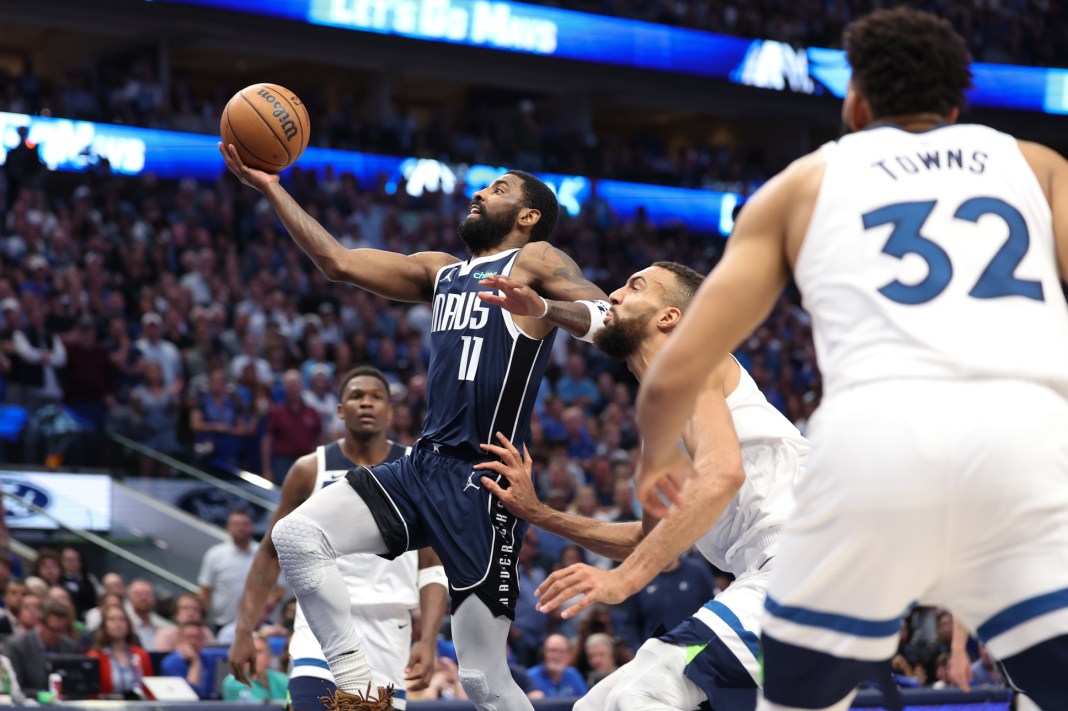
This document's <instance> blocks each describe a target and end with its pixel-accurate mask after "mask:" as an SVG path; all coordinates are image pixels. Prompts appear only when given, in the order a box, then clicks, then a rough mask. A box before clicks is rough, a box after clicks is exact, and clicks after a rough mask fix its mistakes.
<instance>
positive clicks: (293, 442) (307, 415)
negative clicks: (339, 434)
mask: <svg viewBox="0 0 1068 711" xmlns="http://www.w3.org/2000/svg"><path fill="white" fill-rule="evenodd" d="M310 371H311V368H310V367H309V373H310ZM282 381H283V386H284V389H285V397H284V399H283V400H282V402H280V403H278V404H277V405H275V406H274V407H272V408H271V412H270V414H269V415H268V416H267V434H266V436H265V437H264V438H263V443H262V445H261V446H262V449H263V456H262V460H263V462H264V466H267V467H269V469H268V471H267V472H265V473H264V477H265V478H267V479H270V480H271V481H273V482H274V483H275V484H278V485H279V486H281V485H282V481H283V480H284V479H285V478H286V474H287V473H288V472H289V468H290V467H292V466H293V463H294V462H295V461H297V459H298V458H299V457H302V456H304V455H305V454H307V453H308V452H311V451H313V450H314V449H315V448H316V447H317V446H318V445H319V441H320V433H321V432H322V421H321V420H320V419H319V413H317V412H316V411H315V410H314V409H312V408H310V407H308V405H306V404H305V402H304V383H303V381H302V380H301V375H300V373H299V372H298V371H296V370H290V371H287V372H286V374H285V375H284V376H283V378H282Z"/></svg>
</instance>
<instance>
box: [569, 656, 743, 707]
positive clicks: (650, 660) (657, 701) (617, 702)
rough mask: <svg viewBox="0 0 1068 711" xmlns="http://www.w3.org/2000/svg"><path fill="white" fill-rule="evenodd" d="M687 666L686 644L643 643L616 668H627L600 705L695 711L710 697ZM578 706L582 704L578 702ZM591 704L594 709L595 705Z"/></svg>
mask: <svg viewBox="0 0 1068 711" xmlns="http://www.w3.org/2000/svg"><path fill="white" fill-rule="evenodd" d="M685 669H686V649H685V648H684V647H680V646H678V645H675V644H668V643H667V642H662V641H660V640H659V639H650V640H648V641H647V642H646V643H645V644H643V645H642V646H641V648H640V649H639V650H638V653H637V654H636V655H634V659H632V660H631V661H630V662H628V663H627V664H625V665H624V666H623V668H622V669H620V670H619V671H618V672H616V673H619V672H622V671H623V670H627V671H626V673H625V674H624V675H623V676H622V677H621V680H620V681H619V683H617V684H615V687H614V688H613V689H612V690H611V691H610V692H609V694H608V697H607V700H606V703H605V705H604V706H601V707H598V708H600V709H604V711H694V710H695V709H696V708H697V707H698V706H700V705H701V703H702V702H704V701H705V700H706V699H707V697H706V696H705V693H704V692H703V691H701V689H700V688H698V686H697V685H696V684H694V683H693V682H692V681H690V680H689V679H688V678H686V675H685ZM606 681H607V680H606ZM598 686H600V684H598ZM595 688H596V687H595ZM583 701H585V699H583ZM580 703H582V702H580ZM575 708H576V709H579V708H581V707H580V706H579V705H576V706H575ZM588 708H589V709H590V710H591V711H592V709H593V708H594V707H592V706H589V707H588ZM717 708H718V707H717ZM723 708H724V709H725V710H726V709H727V707H726V706H724V707H723ZM749 708H752V706H750V707H749Z"/></svg>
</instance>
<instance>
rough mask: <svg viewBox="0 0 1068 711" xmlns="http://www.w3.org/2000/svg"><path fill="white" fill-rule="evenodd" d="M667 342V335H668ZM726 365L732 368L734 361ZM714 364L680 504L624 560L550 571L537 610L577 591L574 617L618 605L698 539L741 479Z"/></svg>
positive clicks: (695, 424)
mask: <svg viewBox="0 0 1068 711" xmlns="http://www.w3.org/2000/svg"><path fill="white" fill-rule="evenodd" d="M669 340H670V339H669ZM723 365H724V366H727V365H730V366H733V361H731V362H729V363H728V362H725V363H724V364H723ZM722 370H723V367H720V368H717V373H716V374H714V375H713V376H712V377H711V378H709V379H708V381H707V382H706V385H705V387H704V388H703V389H702V391H701V394H700V395H699V397H698V400H697V405H696V407H695V408H694V411H693V415H692V417H691V418H690V421H689V422H688V423H687V426H686V436H685V437H684V440H685V443H686V449H687V450H688V451H689V452H690V454H691V456H692V457H693V467H694V476H693V478H692V479H691V480H690V481H688V482H687V484H686V487H685V493H686V495H685V497H684V499H683V501H682V503H681V504H680V505H679V506H678V507H677V508H675V509H674V510H672V512H671V515H670V516H668V517H667V518H665V519H662V520H661V521H660V522H659V523H658V524H657V525H656V527H655V528H653V530H652V531H650V532H649V533H648V534H647V535H646V536H645V538H644V539H643V540H642V542H641V543H640V544H639V545H638V547H637V548H636V549H635V550H634V552H633V553H632V554H631V555H629V556H628V557H627V559H626V560H625V561H623V564H622V565H620V566H619V567H618V568H615V569H613V570H601V569H599V568H594V567H592V566H589V565H585V564H584V563H577V564H575V565H572V566H569V567H567V568H565V569H563V570H558V571H556V572H554V573H553V574H552V575H550V576H549V577H548V578H546V580H545V581H544V582H543V583H542V584H541V586H539V587H538V590H537V593H536V594H537V595H538V596H539V597H540V598H541V599H540V602H539V606H538V609H540V610H542V611H552V610H554V609H556V608H557V607H559V606H560V605H562V604H564V603H565V602H567V601H568V600H570V599H571V598H573V597H575V596H576V595H582V599H581V600H579V601H578V602H577V603H575V604H574V605H572V606H570V607H568V608H567V609H566V610H564V612H563V616H564V617H565V618H570V617H574V616H575V615H577V614H579V613H581V612H582V611H583V610H585V609H586V608H588V607H589V606H590V605H593V604H594V603H597V602H604V603H608V604H618V603H621V602H623V601H624V600H626V599H627V598H628V597H630V596H631V595H633V594H634V593H636V592H638V591H639V590H641V589H642V588H644V587H645V586H646V585H647V584H648V583H649V581H651V580H652V579H653V578H655V577H656V576H657V575H658V574H659V573H660V571H662V570H663V569H664V568H665V567H667V566H668V564H670V563H671V562H672V561H673V560H675V559H676V558H678V557H679V556H680V555H682V553H683V552H684V551H686V550H687V549H688V548H690V547H691V546H692V545H693V544H694V543H696V542H697V541H698V539H700V538H701V536H703V535H704V534H705V533H706V532H707V531H708V530H709V529H710V528H712V526H714V525H715V523H716V521H718V520H719V517H720V516H721V515H723V512H724V511H725V510H726V508H727V505H728V504H730V502H731V500H732V499H734V497H735V496H736V495H737V493H738V490H739V489H741V488H742V484H744V483H745V470H744V469H743V468H742V455H741V451H740V449H739V447H738V434H737V433H736V432H735V430H734V421H733V419H732V417H731V413H730V409H729V408H728V407H727V400H726V398H725V396H724V394H723V380H722V377H721V375H720V371H722Z"/></svg>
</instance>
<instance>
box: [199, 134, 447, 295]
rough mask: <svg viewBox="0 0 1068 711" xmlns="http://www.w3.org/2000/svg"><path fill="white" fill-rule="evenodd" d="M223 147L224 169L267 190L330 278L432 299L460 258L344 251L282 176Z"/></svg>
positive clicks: (273, 204) (378, 290)
mask: <svg viewBox="0 0 1068 711" xmlns="http://www.w3.org/2000/svg"><path fill="white" fill-rule="evenodd" d="M219 150H220V151H221V152H222V154H223V159H224V160H225V161H226V167H227V168H229V169H230V171H231V172H232V173H233V174H234V175H236V176H237V177H238V178H239V179H240V180H241V182H243V183H244V184H245V185H248V186H250V187H253V188H255V189H256V190H258V191H260V192H261V193H263V196H264V197H265V198H267V201H268V202H270V203H271V207H273V208H274V210H275V212H277V213H278V217H279V218H280V219H281V220H282V224H283V225H285V227H286V229H287V230H288V231H289V234H290V236H292V237H293V241H294V242H296V243H297V246H299V247H300V248H301V249H302V250H304V253H305V254H307V255H308V257H310V258H311V260H312V261H313V262H314V263H315V266H316V267H318V268H319V271H321V272H322V273H323V274H325V275H326V276H327V278H328V279H330V280H331V281H344V282H348V283H349V284H355V285H356V286H358V287H360V288H362V289H367V290H368V291H371V292H374V293H375V294H379V295H380V296H385V297H386V298H388V299H394V300H396V301H413V302H424V303H429V302H430V300H431V298H433V292H434V278H435V276H436V275H437V272H438V270H439V269H441V267H443V266H445V265H446V264H451V263H452V262H455V261H457V259H456V258H455V257H453V256H452V255H450V254H445V253H443V252H420V253H418V254H413V255H410V256H409V255H405V254H398V253H396V252H386V251H383V250H379V249H345V248H344V247H342V246H341V245H340V244H339V243H338V241H337V240H335V239H334V237H333V236H332V235H331V234H330V233H329V232H327V231H326V230H325V229H324V228H323V226H322V225H320V224H319V223H318V222H316V221H315V220H314V219H312V217H311V215H309V214H308V213H307V212H305V211H304V209H303V208H302V207H301V206H300V205H298V204H297V201H296V200H294V199H293V197H292V196H291V195H290V194H289V193H287V192H286V190H285V188H283V187H282V185H281V183H279V181H278V176H277V175H275V174H273V173H265V172H263V171H260V170H256V169H254V168H250V167H248V166H247V165H245V164H244V163H243V162H242V161H241V157H240V156H239V155H238V153H237V149H236V148H234V147H233V146H232V145H231V146H227V147H225V148H224V147H223V145H222V144H219Z"/></svg>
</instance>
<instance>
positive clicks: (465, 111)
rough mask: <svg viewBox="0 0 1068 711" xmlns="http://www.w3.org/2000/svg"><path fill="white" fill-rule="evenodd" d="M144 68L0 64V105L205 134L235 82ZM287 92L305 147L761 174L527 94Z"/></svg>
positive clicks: (561, 165) (677, 178)
mask: <svg viewBox="0 0 1068 711" xmlns="http://www.w3.org/2000/svg"><path fill="white" fill-rule="evenodd" d="M152 67H153V65H152V63H150V62H148V61H143V62H137V63H135V64H134V65H133V66H132V67H131V68H130V69H129V70H128V72H127V73H126V74H125V75H124V76H121V77H115V78H114V79H112V80H111V81H107V80H105V79H91V78H90V73H89V72H88V71H70V72H68V73H66V74H65V75H63V76H57V77H52V78H50V79H45V78H43V77H41V76H39V75H38V74H37V73H36V72H35V70H34V67H33V64H32V63H31V62H28V61H27V62H26V64H25V66H24V68H23V70H22V71H21V72H20V73H18V74H14V75H12V74H8V73H6V72H4V71H0V111H10V112H13V113H29V114H39V113H42V112H44V113H45V114H47V115H52V116H61V117H66V118H74V119H80V120H87V121H101V122H105V123H121V124H125V125H131V126H144V127H149V128H161V129H171V130H176V131H187V132H192V133H206V134H216V133H217V132H218V130H219V115H220V113H221V112H222V108H223V106H225V104H226V102H227V101H228V100H229V98H230V96H232V95H233V93H234V92H235V91H237V90H238V89H240V88H241V85H239V84H235V85H233V86H225V85H222V84H219V83H214V84H213V85H212V86H213V89H212V90H211V92H210V93H206V92H204V91H198V90H197V89H195V88H194V84H193V82H191V81H190V80H189V78H188V76H187V75H186V74H185V73H184V72H182V71H175V72H174V73H173V76H171V77H170V78H169V87H170V88H169V91H165V90H164V88H163V83H162V82H161V81H160V79H159V77H158V76H157V75H156V73H155V70H154V69H153V68H152ZM290 88H292V89H294V90H295V91H298V93H299V94H300V96H301V98H302V100H303V101H304V102H305V104H306V105H307V106H308V108H309V112H310V115H311V116H312V117H313V120H314V123H313V128H312V131H311V143H312V145H315V146H325V147H331V148H341V149H346V150H357V151H366V152H370V153H383V154H387V155H400V156H417V157H422V158H435V159H439V160H444V161H448V162H453V163H465V164H490V165H504V164H519V165H523V166H524V167H526V168H527V169H531V170H545V171H550V172H560V173H569V174H577V175H586V176H594V177H600V178H611V179H618V180H631V181H638V182H653V183H662V184H668V185H680V186H684V187H695V188H697V187H709V188H715V189H720V190H735V191H739V192H745V193H748V192H751V188H752V186H754V185H758V184H759V183H761V182H763V181H764V180H766V178H767V176H768V171H769V169H770V166H768V165H766V162H767V161H766V159H765V156H764V154H763V152H762V151H761V150H760V149H759V148H753V149H752V150H748V151H742V152H736V151H734V150H732V149H731V148H729V147H728V146H725V145H713V144H711V143H707V142H705V143H701V142H694V141H693V140H690V139H684V138H683V137H681V136H677V135H675V136H667V135H665V134H664V132H661V131H656V130H654V129H652V128H649V129H643V130H640V131H637V132H635V133H633V134H620V133H614V132H612V131H609V130H606V129H605V127H603V126H601V127H598V130H596V131H585V130H580V129H577V128H569V127H567V126H565V125H561V124H560V122H559V120H558V119H557V118H556V117H555V116H554V115H550V107H548V106H539V104H538V103H537V101H535V100H533V99H532V98H526V99H515V100H512V99H507V100H506V99H502V98H501V97H498V96H495V95H487V96H481V95H479V94H477V93H475V94H472V95H471V96H469V97H468V101H467V102H466V103H467V104H468V105H465V106H462V107H456V108H447V107H440V108H437V109H435V110H434V111H433V112H431V113H427V112H426V111H424V110H422V109H419V108H417V107H414V106H409V105H407V104H404V103H402V102H394V106H393V110H392V114H393V115H392V117H390V118H386V119H383V120H378V121H375V120H373V119H371V118H370V117H369V116H367V115H366V114H365V112H364V111H362V107H361V104H360V101H359V100H358V99H357V97H356V96H355V95H353V94H350V93H342V94H339V95H331V96H329V97H328V96H326V95H324V94H321V93H319V92H317V91H316V87H315V86H314V85H309V86H294V87H290ZM534 98H536V97H534Z"/></svg>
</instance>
